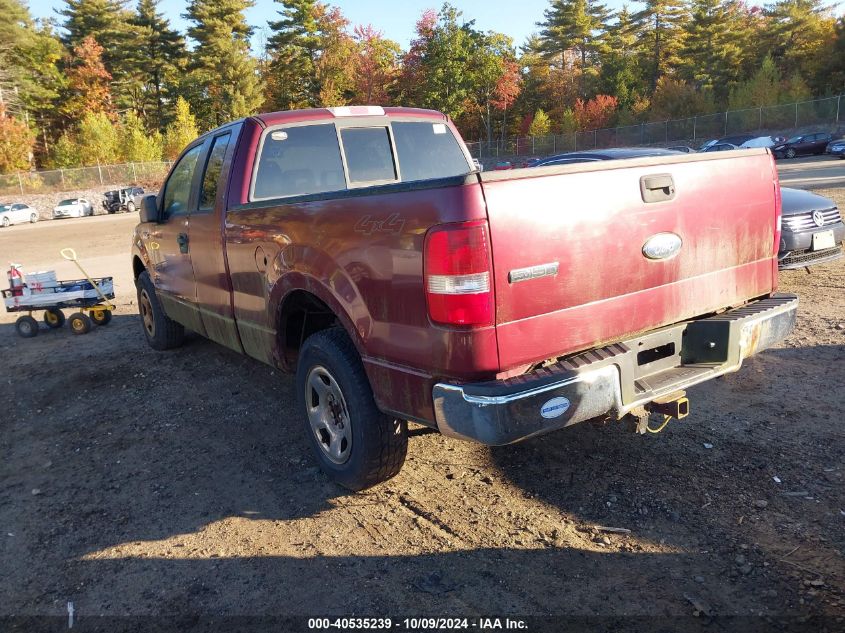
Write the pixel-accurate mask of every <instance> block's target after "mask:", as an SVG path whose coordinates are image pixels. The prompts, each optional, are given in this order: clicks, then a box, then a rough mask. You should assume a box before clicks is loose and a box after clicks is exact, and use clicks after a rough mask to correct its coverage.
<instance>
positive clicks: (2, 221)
mask: <svg viewBox="0 0 845 633" xmlns="http://www.w3.org/2000/svg"><path fill="white" fill-rule="evenodd" d="M24 222H38V211H37V210H36V209H33V208H32V207H31V206H29V205H28V204H23V203H21V202H11V203H8V204H0V226H4V227H6V226H9V225H11V224H23V223H24Z"/></svg>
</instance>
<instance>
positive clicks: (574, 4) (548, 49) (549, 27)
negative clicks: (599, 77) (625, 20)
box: [537, 0, 610, 97]
mask: <svg viewBox="0 0 845 633" xmlns="http://www.w3.org/2000/svg"><path fill="white" fill-rule="evenodd" d="M543 15H544V17H545V20H544V21H543V22H540V23H539V24H538V25H537V26H540V27H541V28H542V30H541V31H540V40H539V42H540V52H541V53H543V54H544V55H545V56H546V57H548V58H552V59H559V60H560V65H561V68H566V67H567V66H568V65H569V64H568V60H567V55H568V54H570V53H574V54H575V59H574V60H573V62H574V63H575V64H577V67H578V69H579V71H580V73H581V78H580V82H579V83H580V90H579V92H580V93H581V96H582V97H586V96H587V92H588V89H587V78H588V77H589V78H593V77H595V76H596V74H597V68H598V65H599V62H600V57H601V53H602V52H603V51H604V50H605V48H604V46H605V34H606V32H607V29H608V25H607V21H608V19H609V15H610V14H609V12H608V10H607V7H606V6H605V5H603V4H599V3H596V2H593V1H592V0H552V1H551V6H550V7H549V8H548V9H546V11H545V13H544V14H543Z"/></svg>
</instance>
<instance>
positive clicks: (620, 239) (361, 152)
mask: <svg viewBox="0 0 845 633" xmlns="http://www.w3.org/2000/svg"><path fill="white" fill-rule="evenodd" d="M779 192H780V189H779V186H778V179H777V171H776V169H775V166H774V161H773V158H772V155H771V153H770V152H768V151H767V150H765V149H756V150H743V151H731V152H719V153H713V154H688V155H681V154H679V155H677V156H650V157H645V158H637V159H632V160H620V161H613V162H599V163H584V164H573V165H563V166H553V167H541V168H534V169H530V170H529V169H517V170H511V171H499V172H483V173H480V172H479V171H477V170H476V169H475V168H474V166H473V163H472V159H471V157H470V155H469V153H468V152H467V150H466V147H465V146H464V144H463V142H462V140H461V138H460V135H459V134H458V132H457V130H456V129H455V127H454V125H453V124H452V122H451V121H450V120H449V119H448V118H447V117H445V116H444V115H442V114H440V113H438V112H433V111H427V110H417V109H409V108H383V109H382V108H378V107H371V106H361V107H344V108H330V109H314V110H302V111H291V112H278V113H273V114H263V115H259V116H255V117H250V118H247V119H243V120H240V121H236V122H234V123H230V124H228V125H225V126H223V127H220V128H218V129H216V130H213V131H211V132H208V133H207V134H205V135H203V136H202V137H200V138H198V139H197V140H196V141H195V142H193V143H191V144H190V145H189V146H188V147H187V148H186V149H185V151H184V152H183V153H182V155H181V156H180V157H179V159H178V160H177V161H176V163H175V164H174V166H173V168H172V169H171V171H170V174H169V175H168V177H167V180H166V181H165V183H164V185H163V187H162V189H161V191H160V193H159V195H158V197H157V198H156V197H153V196H148V197H146V198H145V199H144V200H143V204H142V209H141V223H140V224H139V225H138V226H137V228H136V229H135V234H134V239H133V248H132V259H133V268H134V272H135V277H136V280H137V281H136V284H137V288H138V303H139V309H140V313H141V317H142V322H143V327H144V332H145V334H146V337H147V340H148V341H149V343H150V345H152V346H153V347H154V348H156V349H160V350H163V349H167V348H171V347H175V346H177V345H179V343H180V342H181V341H182V336H183V333H184V329H185V328H188V329H190V330H193V331H194V332H197V333H199V334H200V335H202V336H205V337H208V338H209V339H212V340H214V341H217V342H218V343H220V344H222V345H225V346H226V347H229V348H231V349H234V350H236V351H238V352H241V353H243V354H247V355H249V356H252V357H254V358H256V359H258V360H260V361H262V362H264V363H267V364H269V365H272V366H274V367H278V368H281V369H282V370H286V371H289V372H293V373H295V374H296V393H297V397H298V401H299V407H300V408H301V412H302V416H303V421H304V425H305V429H306V432H307V434H308V438H309V441H310V443H311V445H312V446H313V449H314V453H315V455H316V456H317V459H318V460H319V462H320V465H321V467H322V468H323V469H324V470H325V471H326V472H327V473H329V475H330V476H331V477H332V478H334V479H335V480H336V481H337V482H339V483H341V484H342V485H345V486H347V487H349V488H352V489H362V488H365V487H368V486H371V485H373V484H375V483H378V482H380V481H383V480H385V479H387V478H389V477H391V476H393V475H395V474H396V473H397V472H398V471H399V469H400V468H401V466H402V463H403V462H404V458H405V453H406V450H407V421H408V420H413V421H415V422H418V423H421V424H423V425H427V426H429V427H432V428H435V429H437V430H438V431H439V432H440V433H442V434H444V435H447V436H452V437H457V438H462V439H468V440H474V441H478V442H482V443H485V444H491V445H499V444H507V443H511V442H515V441H517V440H521V439H524V438H527V437H531V436H536V435H540V434H543V433H547V432H549V431H553V430H555V429H560V428H563V427H566V426H570V425H572V424H576V423H578V422H582V421H585V420H591V419H608V420H616V419H622V418H627V419H630V420H632V421H633V422H635V423H636V428H638V430H640V432H643V431H644V429H645V428H646V426H647V424H648V416H649V415H650V414H654V415H673V416H676V417H680V416H683V415H685V414H686V410H687V406H688V401H687V400H686V398H685V396H684V390H685V389H686V388H687V387H689V386H691V385H695V384H697V383H700V382H702V381H705V380H708V379H710V378H714V377H716V376H719V375H721V374H725V373H727V372H731V371H735V370H737V369H739V367H740V365H741V363H742V361H743V359H744V358H746V357H747V356H748V355H750V354H752V353H754V352H757V351H760V350H762V349H765V348H767V347H769V346H771V345H773V344H775V343H777V342H778V341H779V340H781V339H783V338H784V337H785V336H786V335H787V334H788V333H789V332H790V331H791V329H792V327H793V325H794V321H795V315H796V308H797V299H796V298H795V297H794V296H788V295H779V294H775V289H776V286H777V266H778V262H777V257H776V254H777V250H778V244H779V240H780V222H781V218H780V193H779Z"/></svg>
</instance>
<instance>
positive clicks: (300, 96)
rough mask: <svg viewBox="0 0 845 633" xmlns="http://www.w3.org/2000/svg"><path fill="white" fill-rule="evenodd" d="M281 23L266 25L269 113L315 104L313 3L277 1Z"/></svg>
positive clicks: (316, 34)
mask: <svg viewBox="0 0 845 633" xmlns="http://www.w3.org/2000/svg"><path fill="white" fill-rule="evenodd" d="M280 3H281V5H282V6H283V7H284V8H283V9H282V10H281V11H279V15H280V16H281V19H279V20H275V21H272V22H270V24H269V26H270V30H271V33H272V35H271V36H270V38H269V39H268V40H267V53H268V55H269V57H270V61H269V64H268V73H267V79H266V81H267V103H268V105H269V106H270V107H271V108H273V109H292V108H302V107H315V106H318V105H320V104H319V95H320V86H319V83H318V81H317V61H318V58H319V54H320V48H321V43H320V33H319V25H318V24H317V5H318V2H317V0H281V2H280Z"/></svg>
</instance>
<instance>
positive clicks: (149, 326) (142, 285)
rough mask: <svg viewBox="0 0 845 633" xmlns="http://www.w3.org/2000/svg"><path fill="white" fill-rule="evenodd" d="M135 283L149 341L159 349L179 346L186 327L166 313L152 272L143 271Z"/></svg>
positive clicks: (142, 320)
mask: <svg viewBox="0 0 845 633" xmlns="http://www.w3.org/2000/svg"><path fill="white" fill-rule="evenodd" d="M135 285H136V287H137V288H138V312H139V313H140V315H141V325H142V326H143V327H144V336H146V337H147V343H149V345H150V347H152V348H153V349H157V350H159V351H164V350H166V349H172V348H174V347H179V346H180V345H181V344H182V340H183V339H184V337H185V328H184V327H182V325H181V324H180V323H177V322H176V321H174V320H173V319H171V318H170V317H169V316H167V314H165V312H164V309H163V308H162V307H161V302H159V300H158V296H156V289H155V286H154V285H153V281H152V279H150V273H148V272H147V271H146V270H145V271H144V272H142V273H141V274H140V275H139V276H138V279H137V280H136V281H135Z"/></svg>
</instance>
